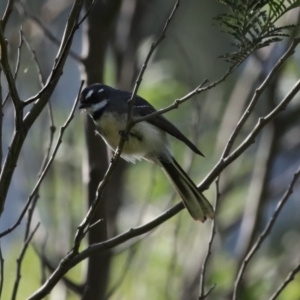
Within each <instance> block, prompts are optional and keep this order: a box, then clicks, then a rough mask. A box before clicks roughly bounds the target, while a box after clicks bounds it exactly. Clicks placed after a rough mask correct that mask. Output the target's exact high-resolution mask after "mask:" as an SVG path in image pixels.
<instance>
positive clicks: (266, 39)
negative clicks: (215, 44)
mask: <svg viewBox="0 0 300 300" xmlns="http://www.w3.org/2000/svg"><path fill="white" fill-rule="evenodd" d="M219 2H221V3H223V4H225V5H226V6H228V8H229V9H230V12H229V13H224V14H221V15H219V16H218V17H217V18H215V19H216V20H217V21H218V22H219V23H220V24H221V26H223V27H225V30H226V32H227V33H228V34H230V35H231V36H232V37H233V39H234V40H235V43H234V45H235V46H236V47H237V48H238V51H236V52H232V53H226V54H225V55H222V56H221V58H223V59H224V60H225V61H227V62H229V63H231V64H233V65H237V64H240V63H242V62H243V61H244V60H245V59H246V58H247V57H248V56H249V55H250V54H251V53H252V52H253V51H255V50H257V49H260V48H263V47H266V46H268V45H270V44H272V43H274V42H278V41H281V40H282V38H284V37H286V36H289V35H288V33H287V31H289V30H291V29H293V28H295V26H297V25H295V24H290V25H285V26H280V27H278V26H276V23H277V21H278V20H279V19H280V18H282V16H283V15H285V14H286V13H287V12H288V11H290V10H292V9H294V8H296V7H299V6H300V0H219Z"/></svg>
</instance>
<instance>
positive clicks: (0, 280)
mask: <svg viewBox="0 0 300 300" xmlns="http://www.w3.org/2000/svg"><path fill="white" fill-rule="evenodd" d="M3 284H4V259H3V255H2V249H1V244H0V299H1V295H2V290H3Z"/></svg>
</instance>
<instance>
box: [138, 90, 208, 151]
mask: <svg viewBox="0 0 300 300" xmlns="http://www.w3.org/2000/svg"><path fill="white" fill-rule="evenodd" d="M154 112H156V109H155V108H154V107H153V106H152V105H151V104H149V103H148V102H147V101H146V100H144V99H143V98H141V97H139V96H137V97H136V100H135V102H134V108H133V114H134V115H135V116H141V117H143V116H147V115H149V114H152V113H154ZM147 122H149V123H151V124H152V125H154V126H156V127H158V128H160V129H162V130H164V131H166V132H167V133H168V134H170V135H172V136H174V137H175V138H177V139H178V140H180V141H182V142H184V143H185V144H186V145H187V146H188V147H189V148H190V149H191V150H193V151H194V152H195V153H197V154H199V155H201V156H204V155H203V154H202V153H201V152H200V150H199V149H198V148H197V147H196V146H195V145H194V144H193V143H192V142H191V141H190V140H189V139H187V138H186V137H185V136H184V135H183V134H182V133H181V131H180V130H179V129H178V128H176V127H175V126H174V125H173V124H172V123H171V122H170V121H168V120H167V119H166V118H165V117H164V116H163V115H158V116H156V117H153V118H151V119H149V120H147Z"/></svg>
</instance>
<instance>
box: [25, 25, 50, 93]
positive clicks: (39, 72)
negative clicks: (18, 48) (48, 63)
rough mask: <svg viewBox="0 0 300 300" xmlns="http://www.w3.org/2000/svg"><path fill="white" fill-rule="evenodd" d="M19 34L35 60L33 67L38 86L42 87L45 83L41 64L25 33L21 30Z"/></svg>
mask: <svg viewBox="0 0 300 300" xmlns="http://www.w3.org/2000/svg"><path fill="white" fill-rule="evenodd" d="M21 35H22V40H23V41H24V43H25V45H26V47H27V49H28V50H29V52H30V53H31V56H32V59H33V61H34V62H35V67H36V70H37V74H38V78H39V81H40V86H41V88H42V87H43V86H44V85H45V80H44V78H43V75H42V71H41V65H40V63H39V60H38V58H37V56H36V52H35V50H33V49H32V47H31V45H30V43H29V41H28V39H27V37H26V35H25V33H24V32H23V30H21Z"/></svg>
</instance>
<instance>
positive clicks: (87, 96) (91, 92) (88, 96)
mask: <svg viewBox="0 0 300 300" xmlns="http://www.w3.org/2000/svg"><path fill="white" fill-rule="evenodd" d="M93 93H94V91H93V90H90V91H89V92H88V93H87V95H86V97H85V99H88V98H90V97H91V96H92V94H93Z"/></svg>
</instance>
